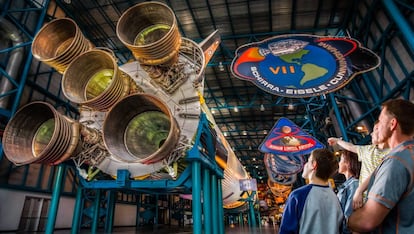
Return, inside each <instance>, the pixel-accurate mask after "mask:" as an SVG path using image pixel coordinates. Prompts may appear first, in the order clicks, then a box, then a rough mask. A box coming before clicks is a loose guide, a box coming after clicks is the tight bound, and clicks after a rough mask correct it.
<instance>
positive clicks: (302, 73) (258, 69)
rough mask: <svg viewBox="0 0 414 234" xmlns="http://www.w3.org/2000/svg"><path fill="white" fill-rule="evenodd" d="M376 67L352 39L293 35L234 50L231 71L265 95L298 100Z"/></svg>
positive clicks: (372, 56) (373, 57)
mask: <svg viewBox="0 0 414 234" xmlns="http://www.w3.org/2000/svg"><path fill="white" fill-rule="evenodd" d="M379 64H380V58H379V57H378V56H377V55H376V54H375V53H373V52H372V51H370V50H368V49H366V48H364V47H362V46H361V44H360V43H359V42H358V41H356V40H354V39H352V38H346V37H320V36H315V35H307V34H303V35H301V34H293V35H282V36H276V37H272V38H270V39H267V40H264V41H261V42H259V43H251V44H247V45H244V46H242V47H240V48H238V49H237V51H236V57H235V58H234V59H233V62H232V65H231V71H232V73H233V74H234V75H235V76H236V77H238V78H240V79H243V80H248V81H250V82H252V83H254V84H255V85H256V86H258V87H259V88H261V89H263V90H264V91H266V92H269V93H272V94H275V95H279V96H285V97H298V98H302V97H310V96H315V95H320V94H325V93H329V92H332V91H335V90H337V89H339V88H341V87H343V86H344V85H346V84H347V83H348V82H349V81H351V79H352V78H353V77H354V76H355V75H356V74H359V73H363V72H367V71H370V70H372V69H375V68H376V67H378V65H379Z"/></svg>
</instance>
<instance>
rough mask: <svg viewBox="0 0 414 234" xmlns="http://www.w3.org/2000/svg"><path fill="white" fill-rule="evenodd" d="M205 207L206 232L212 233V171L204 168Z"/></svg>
mask: <svg viewBox="0 0 414 234" xmlns="http://www.w3.org/2000/svg"><path fill="white" fill-rule="evenodd" d="M203 172H204V173H203V209H204V232H205V233H211V220H212V218H211V205H212V204H211V189H210V187H211V186H210V185H211V183H210V171H209V170H207V169H206V168H204V169H203Z"/></svg>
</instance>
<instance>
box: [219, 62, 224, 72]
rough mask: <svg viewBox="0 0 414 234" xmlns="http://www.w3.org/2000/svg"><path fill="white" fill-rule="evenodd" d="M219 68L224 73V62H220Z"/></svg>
mask: <svg viewBox="0 0 414 234" xmlns="http://www.w3.org/2000/svg"><path fill="white" fill-rule="evenodd" d="M218 68H219V70H220V71H224V65H223V62H219V65H218Z"/></svg>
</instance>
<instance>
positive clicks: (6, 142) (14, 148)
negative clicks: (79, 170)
mask: <svg viewBox="0 0 414 234" xmlns="http://www.w3.org/2000/svg"><path fill="white" fill-rule="evenodd" d="M79 139H80V134H79V123H77V122H74V121H71V120H69V119H68V118H66V117H65V116H63V115H61V114H59V113H58V112H57V111H56V110H55V109H54V108H53V106H51V105H50V104H48V103H45V102H32V103H30V104H27V105H26V106H24V107H22V108H21V109H19V111H18V112H17V113H16V114H15V115H14V116H13V118H12V119H11V120H10V121H9V123H8V124H7V126H6V129H5V131H4V136H3V147H4V153H5V155H6V157H7V158H8V159H9V160H10V161H11V162H13V163H14V164H16V165H24V164H29V163H44V164H59V163H61V162H63V161H65V160H67V159H68V158H69V157H70V156H71V155H72V154H73V153H74V152H75V150H76V149H79V146H80V145H79Z"/></svg>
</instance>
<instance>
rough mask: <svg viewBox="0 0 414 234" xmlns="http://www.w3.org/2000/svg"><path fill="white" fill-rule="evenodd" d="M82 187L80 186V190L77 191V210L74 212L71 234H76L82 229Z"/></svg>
mask: <svg viewBox="0 0 414 234" xmlns="http://www.w3.org/2000/svg"><path fill="white" fill-rule="evenodd" d="M82 192H83V188H82V186H78V190H77V191H76V201H75V208H74V211H73V218H72V230H71V232H70V233H71V234H76V233H78V232H79V227H80V218H81V212H82V203H83V202H82Z"/></svg>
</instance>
